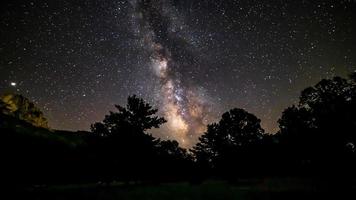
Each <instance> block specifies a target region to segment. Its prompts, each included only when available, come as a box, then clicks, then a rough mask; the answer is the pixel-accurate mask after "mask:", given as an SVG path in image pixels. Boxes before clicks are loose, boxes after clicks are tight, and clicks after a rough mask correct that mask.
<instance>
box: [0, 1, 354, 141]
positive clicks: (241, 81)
mask: <svg viewBox="0 0 356 200" xmlns="http://www.w3.org/2000/svg"><path fill="white" fill-rule="evenodd" d="M0 4H1V5H0V93H3V92H8V91H15V92H18V93H21V94H23V95H24V96H26V97H28V98H29V99H30V100H31V101H33V102H35V103H36V105H38V106H39V107H40V108H41V110H43V111H44V113H45V116H46V117H47V118H48V120H49V125H50V127H51V128H53V129H65V130H89V128H90V124H91V123H94V122H97V121H101V120H103V118H104V115H105V114H107V113H108V112H109V111H114V109H115V108H114V104H120V105H125V104H126V100H127V97H128V96H129V95H133V94H136V95H138V96H139V97H141V98H143V99H145V100H146V101H148V102H149V103H150V104H152V105H153V106H155V107H157V108H158V109H159V113H158V114H159V115H160V116H164V117H165V118H166V119H167V120H168V122H167V123H166V124H165V125H164V126H163V127H162V128H161V129H159V130H150V133H152V134H153V135H154V136H157V137H161V138H164V139H177V140H178V141H179V142H180V143H181V145H182V146H185V147H189V146H191V145H192V144H193V143H194V142H195V141H196V139H197V137H198V136H199V135H200V134H201V133H202V132H203V131H204V129H205V125H206V124H207V123H210V122H215V121H217V120H219V118H220V117H221V114H222V113H224V112H226V111H228V110H229V109H231V108H234V107H238V108H243V109H245V110H247V111H248V112H250V113H253V114H255V115H256V116H257V117H258V118H260V119H261V124H262V127H263V128H264V129H265V130H266V132H268V133H276V132H277V131H278V123H277V121H278V118H279V117H280V115H281V113H282V111H283V109H285V108H286V107H288V106H290V105H292V104H294V103H297V100H298V97H299V95H300V91H301V90H302V89H304V88H306V87H308V86H311V85H314V84H315V83H317V82H318V81H319V80H320V79H322V78H330V77H332V76H335V75H339V76H343V77H345V76H347V74H348V73H350V72H353V71H354V70H356V45H355V44H356V37H355V35H356V1H354V0H338V1H331V0H303V1H297V0H283V1H271V0H179V1H178V0H75V1H74V0H61V1H59V0H58V1H56V0H53V1H52V0H51V1H49V0H29V1H13V0H2V1H1V2H0ZM183 140H184V141H183Z"/></svg>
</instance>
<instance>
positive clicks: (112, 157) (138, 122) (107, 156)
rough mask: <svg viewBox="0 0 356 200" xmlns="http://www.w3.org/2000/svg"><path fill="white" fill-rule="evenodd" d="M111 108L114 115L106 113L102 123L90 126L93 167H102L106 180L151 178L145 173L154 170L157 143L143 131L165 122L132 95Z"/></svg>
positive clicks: (150, 107)
mask: <svg viewBox="0 0 356 200" xmlns="http://www.w3.org/2000/svg"><path fill="white" fill-rule="evenodd" d="M115 107H116V108H117V110H118V111H117V112H110V113H109V114H108V115H106V116H105V118H104V120H103V122H98V123H95V124H93V125H92V126H91V129H92V133H93V136H94V140H91V141H92V145H93V146H95V147H94V149H95V151H96V152H95V154H97V156H98V157H97V161H99V163H96V164H98V165H99V166H98V167H99V168H101V167H103V168H104V169H103V171H105V173H106V175H104V176H106V177H107V178H108V179H113V178H120V177H121V178H125V179H137V178H142V177H144V176H149V175H151V173H149V172H148V171H149V170H152V169H153V168H154V166H153V165H152V164H153V163H155V159H156V158H157V156H156V146H157V143H158V142H159V140H157V139H155V138H154V137H152V136H151V135H150V134H148V133H146V131H147V130H149V129H151V128H158V127H159V126H160V125H161V124H163V123H165V122H166V120H165V119H164V118H162V117H158V116H155V114H156V113H157V109H153V108H152V106H151V105H149V104H148V103H146V102H145V101H144V100H142V99H140V98H138V97H136V96H135V95H134V96H129V97H128V99H127V105H126V107H122V106H120V105H116V106H115ZM142 166H145V169H143V168H142ZM101 169H102V168H101ZM145 172H146V173H145ZM115 175H116V176H115Z"/></svg>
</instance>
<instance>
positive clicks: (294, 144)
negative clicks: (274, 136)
mask: <svg viewBox="0 0 356 200" xmlns="http://www.w3.org/2000/svg"><path fill="white" fill-rule="evenodd" d="M351 77H352V76H351ZM355 113H356V87H355V82H354V80H351V79H344V78H340V77H334V78H332V79H323V80H321V81H320V82H319V83H317V84H316V85H315V86H313V87H309V88H306V89H305V90H303V91H302V93H301V96H300V101H299V104H298V105H297V106H293V107H290V108H288V109H286V110H285V111H284V112H283V114H282V117H281V119H280V120H279V125H280V133H279V137H280V140H281V143H282V144H285V147H286V149H285V150H286V151H289V152H290V153H292V154H293V156H294V157H295V158H296V159H298V160H299V161H300V163H309V164H313V165H314V164H318V165H319V166H323V167H324V168H325V167H331V166H336V165H338V164H341V163H342V162H344V161H345V159H346V158H345V156H347V155H348V154H350V153H351V152H352V151H354V146H355V144H356V143H355V142H356V115H355ZM287 144H288V145H287Z"/></svg>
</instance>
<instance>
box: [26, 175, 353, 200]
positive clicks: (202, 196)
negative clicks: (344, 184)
mask: <svg viewBox="0 0 356 200" xmlns="http://www.w3.org/2000/svg"><path fill="white" fill-rule="evenodd" d="M353 191H355V190H353ZM349 192H350V191H349ZM351 192H352V191H351ZM352 193H354V192H352ZM348 195H350V194H346V193H345V192H336V191H333V192H332V191H331V190H330V188H323V187H320V185H319V184H315V183H313V182H312V181H310V180H297V179H265V180H244V181H240V182H239V183H237V184H233V185H232V184H228V183H225V182H217V181H214V182H205V183H203V184H199V185H191V184H189V183H171V184H159V185H142V184H141V185H137V184H136V185H123V184H120V183H116V184H112V185H110V186H102V185H98V184H88V185H69V186H52V187H46V188H36V189H31V190H30V191H29V192H28V193H27V195H26V197H27V199H29V198H31V199H38V200H42V199H43V200H44V199H52V200H71V199H73V200H74V199H75V200H81V199H83V200H94V199H95V200H99V199H100V200H114V199H118V200H136V199H147V200H161V199H162V200H190V199H197V200H210V199H224V200H225V199H241V200H244V199H305V198H308V199H310V198H313V199H320V198H323V199H329V197H330V198H331V197H335V198H336V199H344V198H343V197H345V199H346V198H347V196H348ZM353 195H355V193H354V194H353Z"/></svg>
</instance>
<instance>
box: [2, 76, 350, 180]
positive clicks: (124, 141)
mask: <svg viewBox="0 0 356 200" xmlns="http://www.w3.org/2000/svg"><path fill="white" fill-rule="evenodd" d="M115 107H116V111H112V112H109V114H107V115H106V116H105V118H104V120H103V121H102V122H97V123H94V124H92V125H91V131H89V132H68V131H58V130H51V129H50V128H48V125H47V120H46V119H45V118H44V116H43V113H42V112H41V111H40V110H39V109H38V108H36V107H35V106H34V104H33V103H31V102H30V101H29V100H28V99H26V98H24V97H23V96H21V95H15V94H7V95H3V96H2V97H1V101H0V110H1V112H0V132H1V140H0V148H1V149H0V151H1V154H2V156H1V158H2V163H3V166H4V169H2V170H1V174H2V177H5V178H4V180H5V181H6V182H7V183H9V184H15V185H28V184H39V185H41V184H66V183H80V182H100V183H110V182H113V181H117V182H123V183H130V182H152V183H158V182H166V181H191V182H195V183H199V182H201V181H203V180H206V179H222V180H227V181H231V182H234V181H237V180H239V179H241V178H259V177H266V176H278V177H280V176H298V177H316V178H321V179H327V180H329V181H334V182H338V183H339V182H343V183H347V182H348V180H350V181H351V180H353V178H355V172H354V171H355V170H354V169H355V167H356V146H355V145H356V73H353V74H351V75H350V76H349V78H347V79H345V78H341V77H334V78H332V79H323V80H321V81H320V82H319V83H317V84H316V85H314V86H312V87H308V88H306V89H304V90H303V91H302V92H301V95H300V98H299V103H298V104H297V105H292V106H291V107H288V108H287V109H285V110H284V111H283V113H282V116H281V117H280V119H279V121H278V123H279V131H278V132H277V133H275V134H267V133H265V131H264V130H263V129H262V127H261V125H260V122H261V120H260V119H258V118H257V117H256V116H255V115H253V114H251V113H249V112H247V111H245V110H243V109H240V108H233V109H231V110H229V111H227V112H225V113H224V114H223V115H222V116H221V119H220V120H219V121H217V122H215V123H212V124H209V125H208V127H207V130H206V131H205V133H203V134H202V136H201V137H200V138H199V141H198V143H197V144H196V145H195V146H194V147H193V148H192V149H189V150H187V149H183V148H181V147H180V146H179V144H178V142H177V141H173V140H161V139H159V138H155V137H153V136H152V135H150V134H149V133H148V131H149V130H150V129H152V128H159V127H160V126H161V125H162V124H164V123H165V122H166V120H165V119H164V118H162V117H159V116H157V109H155V108H153V107H152V106H151V105H149V104H148V103H146V102H145V101H144V100H143V99H140V98H138V97H137V96H135V95H134V96H130V97H128V99H127V105H126V106H120V105H116V106H115Z"/></svg>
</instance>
